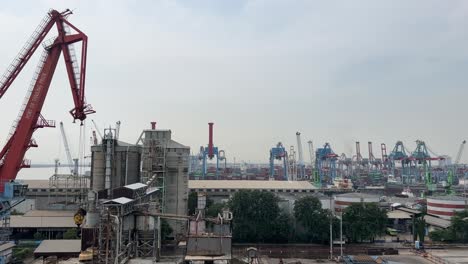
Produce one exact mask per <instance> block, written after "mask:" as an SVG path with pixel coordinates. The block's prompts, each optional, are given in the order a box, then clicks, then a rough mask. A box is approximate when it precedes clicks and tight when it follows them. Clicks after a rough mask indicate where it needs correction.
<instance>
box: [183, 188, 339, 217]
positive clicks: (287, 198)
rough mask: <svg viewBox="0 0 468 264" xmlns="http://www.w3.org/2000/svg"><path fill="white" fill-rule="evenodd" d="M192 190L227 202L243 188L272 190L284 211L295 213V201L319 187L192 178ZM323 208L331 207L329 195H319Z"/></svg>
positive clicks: (313, 193)
mask: <svg viewBox="0 0 468 264" xmlns="http://www.w3.org/2000/svg"><path fill="white" fill-rule="evenodd" d="M188 187H189V189H190V191H191V192H197V193H206V194H207V197H208V198H209V199H211V200H213V201H214V202H218V203H219V202H226V201H228V200H229V198H230V197H231V196H232V195H234V194H235V193H236V192H238V191H241V190H260V191H265V192H272V193H274V194H275V195H276V196H277V197H278V198H279V202H278V205H279V207H280V208H281V210H283V211H284V212H286V213H288V214H292V213H293V209H294V202H295V201H296V200H297V199H299V198H301V197H304V196H309V195H317V194H316V191H317V187H315V186H314V185H312V184H311V183H310V182H308V181H262V180H250V181H245V180H190V181H189V186H188ZM319 200H320V201H321V203H322V206H323V208H326V209H327V208H330V206H329V205H330V202H329V198H328V197H324V196H319Z"/></svg>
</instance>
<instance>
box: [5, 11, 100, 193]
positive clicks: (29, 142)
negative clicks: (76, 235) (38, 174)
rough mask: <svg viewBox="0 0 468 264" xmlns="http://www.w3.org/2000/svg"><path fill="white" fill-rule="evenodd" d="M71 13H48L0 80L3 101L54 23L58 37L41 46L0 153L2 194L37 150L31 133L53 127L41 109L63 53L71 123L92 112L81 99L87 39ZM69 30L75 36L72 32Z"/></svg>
mask: <svg viewBox="0 0 468 264" xmlns="http://www.w3.org/2000/svg"><path fill="white" fill-rule="evenodd" d="M70 14H71V11H70V10H66V11H64V12H58V11H56V10H51V11H49V13H48V14H47V15H46V17H45V18H44V19H43V20H42V22H41V23H40V24H39V26H38V27H37V28H36V30H35V31H34V33H33V35H32V36H31V38H30V40H29V41H28V42H27V43H26V45H25V46H24V47H23V49H22V50H21V51H20V52H19V54H18V56H17V57H16V58H15V59H14V60H13V63H12V64H11V65H10V67H9V68H8V69H7V71H6V72H5V74H4V75H3V77H2V78H1V79H0V98H2V96H3V95H4V94H5V92H6V91H7V90H8V88H9V87H10V86H11V84H12V83H13V81H14V80H15V78H16V77H17V76H18V75H19V74H20V72H21V70H22V69H23V67H24V66H25V65H26V63H27V62H28V61H29V59H30V58H31V56H32V55H33V54H34V52H35V51H36V49H37V48H38V47H39V45H40V44H41V43H42V42H43V40H44V38H45V37H46V35H47V34H48V33H49V31H50V30H51V29H52V27H53V26H54V24H55V25H56V27H57V30H58V36H57V37H56V38H54V40H53V42H52V43H51V44H50V45H44V44H43V45H44V47H45V52H44V54H43V56H42V57H41V61H40V63H39V65H38V68H37V71H36V74H35V76H34V78H33V80H32V82H31V84H32V89H31V90H30V91H29V95H28V96H27V97H26V99H25V104H24V105H23V107H22V109H21V111H20V114H19V116H18V119H17V121H16V124H15V125H13V127H12V129H11V132H10V135H9V138H8V140H7V143H6V145H5V146H4V147H3V149H2V150H1V152H0V187H1V188H0V192H1V191H3V185H4V183H5V182H8V181H11V180H14V179H15V178H16V175H17V174H18V171H19V170H20V169H21V168H25V167H29V165H30V162H29V161H27V160H24V155H25V153H26V151H27V150H28V149H29V148H31V147H37V144H36V142H35V140H34V139H32V135H33V132H34V131H35V130H36V129H38V128H43V127H55V121H50V120H46V119H45V118H44V117H43V116H42V115H41V110H42V106H43V105H44V101H45V98H46V96H47V92H48V91H49V87H50V83H51V81H52V77H53V75H54V72H55V68H56V66H57V63H58V60H59V58H60V54H61V53H62V52H63V57H64V59H65V65H66V69H67V74H68V79H69V82H70V87H71V91H72V95H73V101H74V105H75V107H74V108H73V109H72V110H70V114H71V115H72V117H73V119H74V120H80V121H83V120H84V119H86V116H87V115H88V114H92V113H94V110H93V109H92V107H91V106H90V105H88V104H86V101H85V96H84V91H85V76H86V53H87V41H88V37H87V36H86V35H85V34H84V33H83V32H81V31H80V30H79V29H78V28H76V27H75V26H74V25H72V24H71V23H70V22H68V21H67V17H68V16H69V15H70ZM70 28H72V29H73V30H74V31H75V32H76V33H72V32H71V30H70ZM80 41H81V64H80V65H79V66H78V62H77V60H76V57H75V52H74V49H73V45H72V44H73V43H76V42H80Z"/></svg>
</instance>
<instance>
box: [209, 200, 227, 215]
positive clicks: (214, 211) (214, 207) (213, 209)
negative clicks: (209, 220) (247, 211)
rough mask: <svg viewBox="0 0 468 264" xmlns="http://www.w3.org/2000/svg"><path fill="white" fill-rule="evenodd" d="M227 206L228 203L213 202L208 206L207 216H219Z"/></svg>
mask: <svg viewBox="0 0 468 264" xmlns="http://www.w3.org/2000/svg"><path fill="white" fill-rule="evenodd" d="M225 207H226V203H213V204H211V205H210V207H208V208H206V212H205V216H207V217H217V216H218V214H219V213H221V214H222V212H223V208H225Z"/></svg>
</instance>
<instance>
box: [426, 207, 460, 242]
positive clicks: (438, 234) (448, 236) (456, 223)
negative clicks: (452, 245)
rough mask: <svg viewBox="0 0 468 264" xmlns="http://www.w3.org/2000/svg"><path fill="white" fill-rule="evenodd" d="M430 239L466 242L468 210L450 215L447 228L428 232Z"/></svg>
mask: <svg viewBox="0 0 468 264" xmlns="http://www.w3.org/2000/svg"><path fill="white" fill-rule="evenodd" d="M429 237H430V238H431V240H432V241H445V242H461V243H467V242H468V210H464V211H461V212H456V213H455V215H454V216H453V217H452V223H451V225H450V226H449V227H448V228H447V229H441V230H436V231H432V232H431V233H429Z"/></svg>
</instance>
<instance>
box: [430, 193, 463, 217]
mask: <svg viewBox="0 0 468 264" xmlns="http://www.w3.org/2000/svg"><path fill="white" fill-rule="evenodd" d="M467 202H468V199H467V198H463V197H461V196H434V197H428V198H427V213H428V214H431V215H435V216H438V217H440V218H444V219H450V218H451V217H452V216H454V215H455V212H457V211H463V210H465V209H468V206H467Z"/></svg>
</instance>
